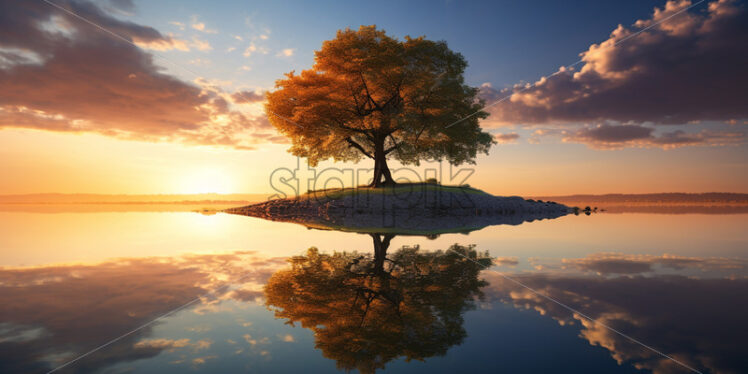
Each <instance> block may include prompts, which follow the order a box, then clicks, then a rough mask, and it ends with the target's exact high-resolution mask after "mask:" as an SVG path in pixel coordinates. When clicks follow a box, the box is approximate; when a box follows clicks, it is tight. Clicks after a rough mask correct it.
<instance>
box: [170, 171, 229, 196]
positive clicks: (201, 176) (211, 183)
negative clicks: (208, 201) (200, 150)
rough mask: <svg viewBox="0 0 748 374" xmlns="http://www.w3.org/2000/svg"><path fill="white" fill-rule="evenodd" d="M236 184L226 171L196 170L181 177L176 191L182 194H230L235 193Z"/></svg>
mask: <svg viewBox="0 0 748 374" xmlns="http://www.w3.org/2000/svg"><path fill="white" fill-rule="evenodd" d="M236 187H237V186H236V183H235V181H234V179H233V178H232V177H231V176H230V174H229V173H228V172H227V171H226V170H222V169H220V168H206V169H200V170H196V171H194V172H191V173H189V174H188V175H186V176H185V177H183V178H182V179H181V180H180V182H179V185H178V186H177V190H178V191H179V193H183V194H196V193H224V194H225V193H232V192H236Z"/></svg>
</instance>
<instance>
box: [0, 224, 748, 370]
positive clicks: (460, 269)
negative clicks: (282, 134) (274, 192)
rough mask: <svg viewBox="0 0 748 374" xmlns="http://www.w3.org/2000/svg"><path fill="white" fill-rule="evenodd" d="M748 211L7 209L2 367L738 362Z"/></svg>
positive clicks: (0, 254) (732, 365) (667, 366)
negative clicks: (449, 215)
mask: <svg viewBox="0 0 748 374" xmlns="http://www.w3.org/2000/svg"><path fill="white" fill-rule="evenodd" d="M746 223H748V215H745V214H729V215H714V214H676V215H669V214H645V213H625V214H611V213H600V214H593V215H591V216H584V215H582V216H573V215H571V216H565V217H561V218H558V219H555V220H543V221H535V222H530V223H524V224H522V225H518V226H492V227H488V228H485V229H483V230H480V231H475V232H472V233H470V234H469V235H464V234H443V235H440V236H439V237H437V238H426V237H418V236H394V237H389V238H385V237H384V236H377V237H372V236H371V235H363V234H355V233H345V232H336V231H321V230H308V229H306V228H305V227H303V226H300V225H296V224H288V223H281V222H269V221H264V220H261V219H256V218H251V217H242V216H233V215H227V214H220V213H219V214H213V215H203V214H198V213H192V212H163V211H160V212H147V211H135V212H122V211H95V210H94V211H92V210H89V209H85V210H81V209H79V210H77V211H74V212H71V211H69V210H67V211H66V210H65V209H60V210H46V211H42V212H36V211H19V210H16V211H4V212H0V265H2V269H0V295H1V297H2V300H3V303H2V305H0V371H2V372H9V373H14V372H19V373H26V372H48V371H49V370H52V369H54V368H56V367H59V366H60V365H63V364H66V363H68V362H70V361H71V360H74V359H76V358H78V357H80V355H82V354H85V353H87V352H90V351H91V350H95V351H94V352H92V353H90V354H88V355H87V356H85V357H82V358H80V359H78V360H77V361H75V362H73V363H71V364H69V365H68V366H65V367H64V368H62V369H61V370H60V372H144V373H163V372H175V373H176V372H184V371H194V372H243V371H244V372H298V371H302V370H306V371H309V370H312V371H316V372H335V371H338V370H349V369H350V370H359V371H362V372H372V371H379V372H382V371H383V372H460V371H463V372H464V371H467V370H474V371H479V370H487V371H502V372H530V373H540V372H549V371H554V372H563V371H566V372H577V373H578V372H595V373H599V372H614V373H615V372H652V371H654V372H662V373H670V372H688V369H687V368H686V367H685V366H688V367H691V368H694V369H696V370H699V371H702V372H745V371H746V370H747V368H748V363H747V362H746V359H745V357H748V354H746V353H748V352H746V349H745V348H744V344H743V343H742V336H741V335H740V333H741V332H742V331H745V330H746V329H747V328H748V323H746V322H745V321H744V318H743V316H744V315H748V305H747V304H746V300H747V299H748V298H746V295H748V292H747V291H748V278H746V275H748V269H746V264H747V261H748V250H747V249H748V234H746V230H745V228H746ZM377 240H379V247H376V246H377V244H376V243H377ZM384 241H388V243H386V244H388V245H386V261H384V262H382V263H381V264H380V263H378V262H376V256H375V249H376V248H379V249H380V250H381V248H382V245H383V244H384ZM310 247H315V248H317V249H316V250H312V251H311V252H310V251H309V248H310ZM450 248H451V249H452V250H449V249H450ZM336 252H337V253H338V254H337V255H336V254H335V253H336ZM342 252H346V254H345V255H343V254H341V253H342ZM353 252H356V253H355V254H353ZM458 254H459V255H458ZM461 256H467V257H470V259H465V258H464V257H461ZM290 259H293V261H294V262H295V265H292V264H291V263H289V260H290ZM486 259H488V260H486ZM485 261H489V262H485ZM479 263H483V264H486V265H488V264H491V265H490V268H488V269H485V268H484V267H483V266H479V265H478V264H479ZM557 302H558V303H557ZM562 304H563V305H562ZM564 305H565V306H567V307H569V308H571V309H573V310H574V311H570V310H569V309H567V308H565V307H564ZM330 316H333V317H334V318H331V317H330ZM585 316H587V317H590V318H592V319H594V320H595V321H596V322H592V321H590V320H588V319H586V318H585ZM154 320H155V321H154ZM611 329H614V330H616V331H618V332H621V333H622V334H625V335H627V336H628V337H631V338H633V339H636V340H638V341H639V342H641V343H643V344H646V345H647V346H649V347H651V348H653V349H655V350H657V351H659V352H662V353H664V354H667V355H668V356H670V357H671V358H672V359H673V360H670V359H668V358H665V357H663V356H661V355H659V354H657V353H656V352H654V351H653V350H651V349H648V348H645V347H643V346H642V345H641V344H637V343H636V342H633V341H632V340H631V339H628V338H625V337H623V336H621V335H619V334H617V333H615V332H614V331H612V330H611ZM113 339H117V340H114V341H113ZM107 343H109V344H107ZM105 344H107V345H105ZM102 345H105V346H103V347H102ZM676 361H678V362H676ZM681 364H682V365H681ZM684 365H685V366H684Z"/></svg>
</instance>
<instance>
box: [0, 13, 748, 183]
mask: <svg viewBox="0 0 748 374" xmlns="http://www.w3.org/2000/svg"><path fill="white" fill-rule="evenodd" d="M49 3H52V4H49ZM694 3H695V2H694ZM691 5H692V3H691V2H688V1H675V2H668V3H665V2H664V1H626V2H599V1H577V2H554V1H547V2H541V1H537V2H519V1H516V2H498V3H495V2H469V3H462V2H457V1H442V2H431V1H424V2H410V3H408V4H404V3H403V2H394V1H393V2H382V1H377V2H345V3H341V4H337V3H333V2H316V3H314V6H313V7H312V6H311V4H307V3H303V2H298V3H293V2H290V3H283V4H281V3H276V2H269V1H257V2H255V1H241V2H222V1H215V2H198V1H189V2H187V1H158V2H146V1H132V2H131V1H129V0H109V1H97V2H83V1H63V0H49V2H45V1H42V0H38V1H37V0H32V1H2V2H1V3H0V87H2V89H1V90H0V160H2V162H0V174H2V178H0V194H22V193H41V192H63V193H76V192H80V193H83V192H85V193H113V194H123V193H127V194H148V193H169V194H172V193H201V192H218V193H264V192H273V189H272V188H271V186H270V184H269V178H270V176H271V173H272V172H273V170H275V169H278V168H290V169H293V168H295V167H296V159H295V158H294V157H293V156H291V155H290V154H288V153H287V152H286V149H287V148H288V146H289V144H288V142H287V140H286V139H285V138H283V137H282V136H280V135H279V134H278V133H277V132H276V131H275V129H274V128H273V127H272V126H271V125H270V124H269V122H268V120H267V118H265V115H264V112H263V100H264V96H263V93H264V92H265V91H268V90H272V89H273V84H274V81H275V80H276V79H279V78H281V77H282V76H283V74H284V73H286V72H289V71H292V70H296V71H301V70H303V69H308V68H310V67H311V65H312V64H313V59H314V51H315V50H317V49H319V48H320V46H321V44H322V42H323V41H324V40H328V39H331V38H333V37H334V36H335V32H336V31H337V30H339V29H344V28H346V27H351V28H358V27H359V26H360V25H374V24H375V25H377V26H378V27H379V28H382V29H384V30H386V31H387V32H388V33H389V34H390V35H392V36H395V37H398V38H404V37H405V36H406V35H411V36H420V35H425V36H426V37H427V38H428V39H432V40H445V41H446V42H447V43H448V45H449V47H450V48H451V49H452V50H454V51H457V52H459V53H462V54H463V55H464V56H465V58H466V60H467V61H468V63H469V64H470V65H469V67H468V69H467V71H466V77H465V78H466V82H467V83H468V84H470V85H473V86H476V87H481V96H482V98H483V99H484V100H485V101H486V103H487V104H489V105H491V104H493V103H496V102H497V100H502V98H504V97H506V96H509V95H511V98H510V99H508V100H503V101H501V102H499V103H496V104H495V105H493V106H490V107H489V109H488V112H490V113H491V116H490V117H489V118H488V119H486V120H485V121H483V127H484V128H486V129H488V130H489V131H490V132H491V133H492V134H494V135H495V137H496V139H497V141H498V142H499V144H497V145H496V146H494V147H493V148H492V150H491V153H490V155H488V156H481V157H479V158H478V159H477V165H463V166H462V167H468V168H472V169H474V171H475V172H474V174H473V175H471V176H470V177H469V178H468V179H467V180H466V181H465V183H469V184H470V185H472V186H474V187H478V188H481V189H484V190H486V191H488V192H491V193H495V194H516V195H561V194H575V193H612V192H620V193H644V192H675V191H678V192H707V191H724V192H728V191H729V192H748V145H747V144H746V142H747V140H748V139H746V133H748V121H747V120H748V104H747V103H748V71H747V70H746V66H748V47H747V46H748V9H746V4H745V3H742V2H735V1H728V0H721V1H704V2H701V3H698V5H696V6H694V7H692V8H691V9H688V10H686V8H688V7H689V6H691ZM61 8H63V9H61ZM66 10H67V11H66ZM679 12H680V13H679ZM73 14H75V15H73ZM76 15H77V16H76ZM671 16H672V18H668V17H671ZM660 22H661V23H660ZM640 30H644V31H643V32H641V33H640V34H636V35H634V33H636V32H637V31H640ZM580 59H581V60H580ZM569 65H574V66H573V67H571V68H569V67H568V66H569ZM565 66H566V67H565ZM302 162H303V160H302ZM369 163H370V161H363V162H362V163H360V164H358V165H353V164H333V163H331V162H328V163H323V164H321V165H320V168H321V169H324V168H327V167H333V166H335V167H371V165H370V164H369ZM392 166H394V167H397V166H398V165H397V164H394V165H392ZM425 167H434V165H433V164H425ZM321 169H320V170H321ZM443 171H444V172H445V173H449V168H448V167H447V166H443ZM318 187H319V186H318Z"/></svg>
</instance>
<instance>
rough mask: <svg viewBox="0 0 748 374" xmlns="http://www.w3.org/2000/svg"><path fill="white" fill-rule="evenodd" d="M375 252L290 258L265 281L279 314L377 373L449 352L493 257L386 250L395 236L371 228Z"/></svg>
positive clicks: (346, 360) (351, 362)
mask: <svg viewBox="0 0 748 374" xmlns="http://www.w3.org/2000/svg"><path fill="white" fill-rule="evenodd" d="M371 236H372V238H373V242H374V252H373V256H372V254H370V253H357V252H342V253H341V252H336V253H334V254H322V253H320V252H319V251H318V250H317V248H310V249H309V251H308V252H307V254H306V255H304V256H296V257H293V258H291V259H290V260H289V262H290V264H291V269H287V270H281V271H279V272H277V273H275V274H273V276H272V277H270V280H269V281H268V284H267V286H266V288H265V295H266V298H267V305H268V306H269V307H271V308H272V309H273V310H274V311H275V316H276V318H282V319H285V320H287V321H288V323H290V324H294V323H297V322H298V323H300V324H301V326H302V327H304V328H307V329H310V330H312V331H314V338H315V346H316V348H318V349H320V350H321V351H322V352H323V355H324V356H325V357H327V358H330V359H333V360H335V361H336V362H337V367H338V368H339V369H343V370H352V369H357V370H358V371H359V372H361V373H373V372H374V371H375V370H377V369H384V367H385V365H386V364H387V363H388V362H390V361H392V360H394V359H396V358H398V357H404V358H405V360H406V361H410V360H421V361H422V360H424V359H426V358H428V357H432V356H442V355H444V354H446V352H447V350H448V349H449V348H450V347H451V346H453V345H458V344H460V343H462V341H463V339H464V338H465V337H466V332H465V329H464V328H463V326H462V325H463V314H464V312H465V311H467V310H470V309H473V308H474V307H475V300H476V298H482V296H483V294H482V292H481V288H482V287H485V286H486V285H487V283H486V282H485V281H483V280H481V279H479V277H478V273H479V272H480V271H481V270H483V268H484V267H487V266H489V265H490V264H491V259H490V257H488V255H487V254H479V253H478V252H477V251H476V250H475V249H474V248H473V247H472V246H468V247H464V246H460V245H454V246H452V247H451V248H449V250H447V251H435V252H427V251H421V250H420V249H419V248H418V247H403V248H401V249H398V250H397V251H395V252H393V253H390V254H389V255H388V254H387V250H388V247H389V244H390V241H391V239H392V238H393V235H389V234H388V235H383V234H371Z"/></svg>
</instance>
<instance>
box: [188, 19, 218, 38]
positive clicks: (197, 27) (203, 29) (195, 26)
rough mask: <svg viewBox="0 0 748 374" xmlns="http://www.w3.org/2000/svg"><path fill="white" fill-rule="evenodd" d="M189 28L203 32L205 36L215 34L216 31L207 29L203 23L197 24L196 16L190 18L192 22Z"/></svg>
mask: <svg viewBox="0 0 748 374" xmlns="http://www.w3.org/2000/svg"><path fill="white" fill-rule="evenodd" d="M190 27H192V28H193V29H194V30H197V31H200V32H204V33H206V34H217V33H218V31H216V30H213V29H209V28H207V27H206V26H205V23H203V22H199V21H198V20H197V16H192V22H191V23H190Z"/></svg>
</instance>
